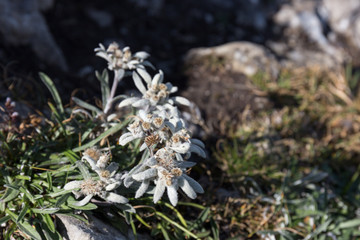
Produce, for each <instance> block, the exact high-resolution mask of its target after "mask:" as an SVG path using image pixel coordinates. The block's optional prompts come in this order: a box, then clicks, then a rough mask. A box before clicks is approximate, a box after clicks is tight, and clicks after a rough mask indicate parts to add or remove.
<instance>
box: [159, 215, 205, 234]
mask: <svg viewBox="0 0 360 240" xmlns="http://www.w3.org/2000/svg"><path fill="white" fill-rule="evenodd" d="M155 214H156V215H157V216H159V217H161V218H163V219H164V220H166V221H167V222H168V223H170V224H172V225H174V226H175V227H177V228H179V229H180V230H182V231H183V232H184V233H186V234H188V235H190V236H191V237H193V238H195V239H199V238H198V237H197V236H196V235H195V234H194V233H192V232H190V231H189V230H187V229H186V228H184V227H183V226H181V225H180V224H178V223H177V222H174V221H173V220H171V219H170V218H169V217H167V216H166V215H165V214H163V213H161V212H157V211H155Z"/></svg>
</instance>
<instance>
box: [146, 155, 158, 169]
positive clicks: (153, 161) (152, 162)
mask: <svg viewBox="0 0 360 240" xmlns="http://www.w3.org/2000/svg"><path fill="white" fill-rule="evenodd" d="M144 164H145V165H146V166H149V167H151V166H154V165H155V164H157V161H156V158H155V157H150V158H148V159H146V161H145V163H144Z"/></svg>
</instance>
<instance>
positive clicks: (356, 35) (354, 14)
mask: <svg viewBox="0 0 360 240" xmlns="http://www.w3.org/2000/svg"><path fill="white" fill-rule="evenodd" d="M322 9H323V14H324V15H325V17H326V18H327V20H328V24H329V26H330V27H331V29H332V30H333V31H334V32H335V33H336V34H337V35H338V36H339V37H338V40H339V41H341V38H344V39H346V40H347V42H348V44H349V45H350V47H354V48H355V49H356V50H357V51H356V53H355V54H351V55H353V56H354V57H356V56H357V62H358V63H359V64H360V58H359V56H358V55H359V54H360V1H358V0H346V1H343V0H323V5H322ZM350 51H351V50H350Z"/></svg>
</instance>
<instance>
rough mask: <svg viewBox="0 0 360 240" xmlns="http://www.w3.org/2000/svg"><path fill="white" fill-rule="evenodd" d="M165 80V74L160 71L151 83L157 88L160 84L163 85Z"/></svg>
mask: <svg viewBox="0 0 360 240" xmlns="http://www.w3.org/2000/svg"><path fill="white" fill-rule="evenodd" d="M163 78H164V73H163V71H161V70H160V71H159V73H158V74H156V75H155V76H154V78H153V80H152V82H151V85H152V86H155V85H157V84H159V83H162V81H163Z"/></svg>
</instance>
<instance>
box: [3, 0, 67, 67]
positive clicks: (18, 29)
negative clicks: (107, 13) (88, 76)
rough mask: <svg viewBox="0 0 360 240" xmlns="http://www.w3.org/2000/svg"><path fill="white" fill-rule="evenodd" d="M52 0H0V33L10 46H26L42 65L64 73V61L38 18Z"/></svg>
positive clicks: (51, 37)
mask: <svg viewBox="0 0 360 240" xmlns="http://www.w3.org/2000/svg"><path fill="white" fill-rule="evenodd" d="M53 2H54V1H53V0H1V1H0V26H1V27H0V33H1V34H2V36H3V38H4V40H5V41H6V42H7V43H8V44H11V45H30V46H31V48H32V50H33V51H34V52H35V53H36V55H37V56H38V57H39V58H40V59H41V60H43V61H44V62H46V63H48V64H50V65H53V66H57V67H59V68H60V69H62V70H63V71H67V70H68V66H67V63H66V60H65V57H64V55H63V53H62V51H61V49H60V48H59V46H58V45H57V44H56V42H55V40H54V38H53V36H52V35H51V33H50V30H49V28H48V26H47V24H46V21H45V19H44V17H43V16H42V14H41V11H42V10H46V9H48V8H50V7H51V6H52V5H53Z"/></svg>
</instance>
